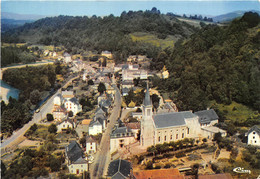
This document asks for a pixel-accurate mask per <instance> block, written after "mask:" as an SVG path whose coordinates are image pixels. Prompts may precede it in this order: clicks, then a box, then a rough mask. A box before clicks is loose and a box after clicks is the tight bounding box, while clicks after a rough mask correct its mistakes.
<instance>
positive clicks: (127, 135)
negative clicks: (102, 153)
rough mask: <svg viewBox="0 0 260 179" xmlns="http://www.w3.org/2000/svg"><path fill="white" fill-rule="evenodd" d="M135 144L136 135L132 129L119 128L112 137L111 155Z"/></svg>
mask: <svg viewBox="0 0 260 179" xmlns="http://www.w3.org/2000/svg"><path fill="white" fill-rule="evenodd" d="M133 142H135V134H134V132H132V130H131V129H130V128H127V127H118V128H116V129H115V130H114V131H113V132H112V134H111V136H110V153H113V152H115V151H117V150H120V148H123V147H125V146H127V145H129V144H131V143H133Z"/></svg>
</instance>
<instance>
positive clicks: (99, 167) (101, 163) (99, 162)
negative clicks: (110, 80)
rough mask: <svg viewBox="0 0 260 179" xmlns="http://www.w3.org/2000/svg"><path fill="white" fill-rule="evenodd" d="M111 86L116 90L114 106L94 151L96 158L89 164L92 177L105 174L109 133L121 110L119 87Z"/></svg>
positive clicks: (108, 154) (108, 153)
mask: <svg viewBox="0 0 260 179" xmlns="http://www.w3.org/2000/svg"><path fill="white" fill-rule="evenodd" d="M112 86H113V88H114V89H115V90H116V93H115V101H114V108H113V111H112V113H111V115H110V117H109V119H108V120H109V121H110V122H109V123H108V125H107V129H106V131H105V133H103V136H102V139H101V142H100V149H99V150H98V152H97V153H96V155H95V156H96V158H95V161H94V163H93V164H91V166H90V175H91V179H92V178H102V177H104V176H105V175H106V173H104V172H106V168H107V167H108V164H109V162H110V134H111V132H112V129H113V127H114V126H115V124H116V121H117V119H118V118H119V117H120V110H121V95H120V91H119V89H118V88H117V87H116V85H112Z"/></svg>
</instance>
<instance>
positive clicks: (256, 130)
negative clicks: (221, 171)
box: [246, 125, 260, 146]
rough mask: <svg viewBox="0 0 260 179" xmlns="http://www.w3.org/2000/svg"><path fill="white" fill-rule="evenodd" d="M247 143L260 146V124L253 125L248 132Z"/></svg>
mask: <svg viewBox="0 0 260 179" xmlns="http://www.w3.org/2000/svg"><path fill="white" fill-rule="evenodd" d="M246 135H247V137H248V138H247V139H248V140H247V144H248V145H256V146H260V126H257V125H255V126H253V127H251V128H250V129H249V131H248V132H247V134H246Z"/></svg>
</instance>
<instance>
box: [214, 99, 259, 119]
mask: <svg viewBox="0 0 260 179" xmlns="http://www.w3.org/2000/svg"><path fill="white" fill-rule="evenodd" d="M212 104H214V105H215V106H216V107H217V108H218V109H219V110H220V111H221V112H224V113H226V118H227V119H228V120H232V121H235V120H239V121H241V122H242V121H245V120H247V119H248V118H252V117H256V116H258V115H259V113H258V112H257V111H253V110H252V109H250V108H249V107H247V106H245V105H243V104H239V103H236V102H232V103H231V104H230V105H224V104H217V103H214V102H213V103H212Z"/></svg>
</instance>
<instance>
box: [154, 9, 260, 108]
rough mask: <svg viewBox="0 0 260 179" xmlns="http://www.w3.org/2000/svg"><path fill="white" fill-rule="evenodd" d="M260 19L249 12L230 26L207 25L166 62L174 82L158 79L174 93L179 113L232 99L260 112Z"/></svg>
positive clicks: (168, 55)
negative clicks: (213, 102) (212, 102)
mask: <svg viewBox="0 0 260 179" xmlns="http://www.w3.org/2000/svg"><path fill="white" fill-rule="evenodd" d="M259 23H260V17H259V15H258V14H257V13H251V12H249V13H245V15H244V16H243V17H242V18H241V19H237V20H234V21H233V22H232V23H231V24H230V25H229V26H226V27H220V26H216V25H208V26H206V27H204V28H202V29H201V30H200V31H199V32H198V33H196V34H194V35H192V36H191V38H190V39H189V40H184V41H182V42H179V43H178V45H176V47H175V48H174V50H173V51H165V52H163V53H161V54H159V56H162V57H163V58H161V59H167V60H166V61H165V63H166V64H167V65H166V67H167V68H168V69H169V72H170V78H169V79H167V80H165V81H161V80H157V81H158V86H159V87H160V88H161V90H163V91H167V92H171V93H172V95H173V99H174V100H175V101H176V102H177V106H178V107H179V109H180V110H190V109H192V110H201V109H206V107H210V106H209V102H210V101H214V100H215V101H216V102H218V103H222V104H230V103H231V102H232V101H236V102H238V103H242V104H245V105H247V106H251V107H252V108H254V109H256V110H259V109H260V24H259Z"/></svg>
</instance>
